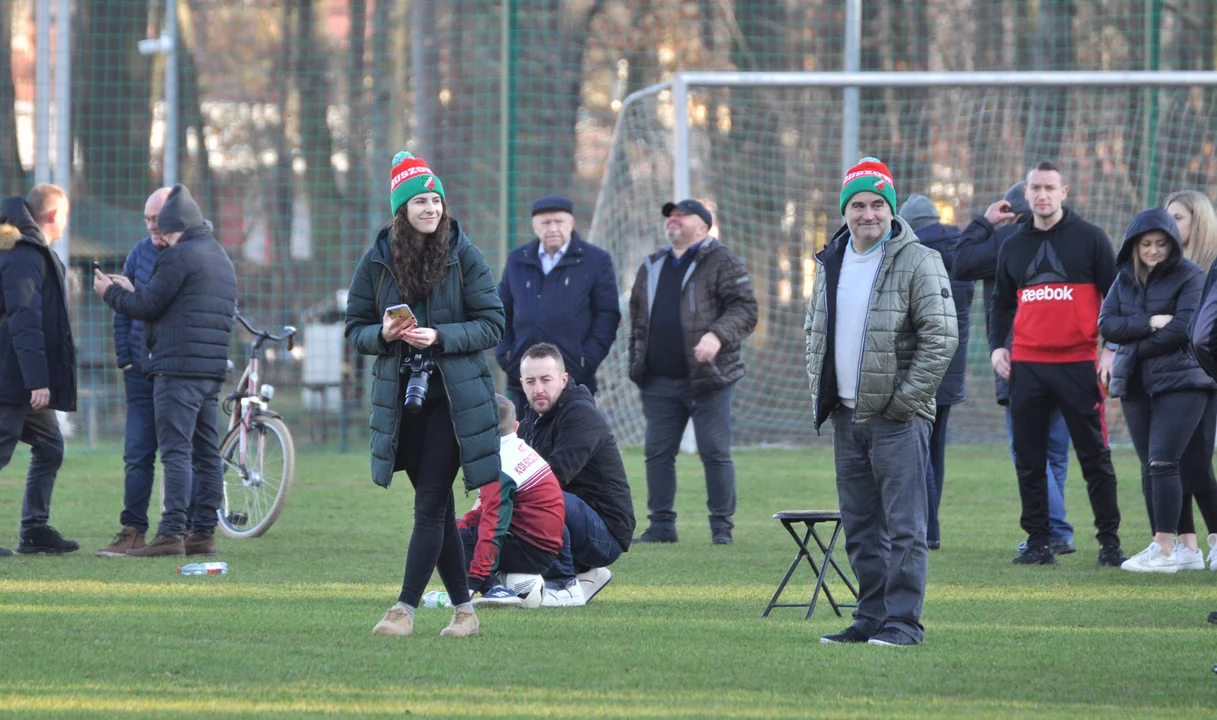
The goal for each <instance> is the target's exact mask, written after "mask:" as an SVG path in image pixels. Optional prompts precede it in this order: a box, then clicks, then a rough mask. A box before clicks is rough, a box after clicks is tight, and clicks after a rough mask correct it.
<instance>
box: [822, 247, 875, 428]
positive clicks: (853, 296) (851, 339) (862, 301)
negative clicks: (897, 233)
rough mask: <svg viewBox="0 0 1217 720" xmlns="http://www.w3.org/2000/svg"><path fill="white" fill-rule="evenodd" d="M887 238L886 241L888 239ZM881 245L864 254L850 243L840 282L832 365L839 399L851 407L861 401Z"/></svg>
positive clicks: (842, 266) (846, 251) (842, 265)
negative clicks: (864, 351) (869, 316)
mask: <svg viewBox="0 0 1217 720" xmlns="http://www.w3.org/2000/svg"><path fill="white" fill-rule="evenodd" d="M885 239H886V238H885ZM882 245H883V244H882V243H879V244H878V245H875V246H874V247H873V248H871V249H870V251H868V252H867V253H866V254H865V255H859V254H857V253H856V252H854V244H853V241H852V240H851V241H850V242H848V243H846V245H845V260H844V262H842V263H841V278H840V280H839V281H838V282H837V322H836V327H835V329H834V333H835V335H836V336H835V337H834V338H833V362H834V364H835V366H836V371H837V396H838V397H839V398H841V404H843V405H845V407H848V408H852V407H854V406H855V405H857V400H858V379H859V376H858V373H859V371H860V370H861V368H862V347H863V345H864V344H865V342H866V315H867V312H868V311H869V310H870V301H871V291H872V290H873V289H874V287H875V278H876V277H877V276H878V274H879V266H880V265H881V264H882V263H883V250H882Z"/></svg>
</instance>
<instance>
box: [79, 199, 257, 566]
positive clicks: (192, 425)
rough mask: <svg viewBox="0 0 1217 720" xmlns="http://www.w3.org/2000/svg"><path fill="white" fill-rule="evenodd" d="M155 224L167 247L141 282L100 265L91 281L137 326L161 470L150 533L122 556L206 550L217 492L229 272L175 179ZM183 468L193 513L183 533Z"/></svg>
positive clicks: (232, 292) (232, 276) (233, 288)
mask: <svg viewBox="0 0 1217 720" xmlns="http://www.w3.org/2000/svg"><path fill="white" fill-rule="evenodd" d="M157 227H158V228H159V230H160V232H161V236H162V237H163V238H164V241H165V244H166V245H167V246H168V247H167V248H166V249H165V250H164V251H163V252H162V253H161V255H160V257H159V258H158V259H157V261H156V265H155V267H153V269H152V276H151V277H150V278H149V279H148V284H147V285H146V286H144V287H141V288H139V289H138V290H132V288H131V286H130V282H129V281H127V280H126V278H123V277H122V276H117V275H103V274H102V273H101V272H100V271H97V272H96V273H95V274H94V279H93V290H94V291H95V292H96V293H97V294H98V295H100V296H101V297H102V298H103V299H104V300H105V301H106V304H107V305H109V306H110V307H111V308H113V309H114V310H115V311H116V312H120V313H122V314H124V315H126V316H127V317H130V318H134V319H136V320H142V321H143V322H144V323H146V328H147V331H146V334H145V343H146V345H147V347H148V356H147V358H145V359H144V361H143V370H144V372H145V373H147V374H148V375H149V376H150V377H151V378H152V385H153V390H152V395H153V404H154V405H155V409H156V418H157V427H156V441H157V444H158V445H159V446H160V451H161V466H162V467H163V468H164V473H165V490H164V506H165V508H164V512H163V513H162V515H161V522H160V526H159V527H158V528H157V532H156V538H155V539H154V540H153V541H152V542H150V543H148V544H146V545H144V546H143V547H142V548H137V549H131V550H128V551H127V555H128V556H131V557H165V556H170V555H214V554H215V552H216V546H215V537H214V535H215V526H216V523H217V522H218V515H217V511H218V509H219V506H220V503H221V501H222V493H223V468H222V466H221V463H220V449H219V434H218V429H217V422H218V416H219V406H218V403H217V396H218V395H219V392H220V387H221V384H222V383H223V381H224V378H225V376H226V375H227V372H228V370H227V365H228V341H229V336H230V335H231V334H232V325H233V320H234V316H235V313H236V308H237V276H236V271H235V270H234V269H233V265H232V261H231V260H230V259H229V258H228V254H227V253H225V252H224V248H223V247H221V246H220V243H219V242H217V241H216V239H215V237H214V236H213V235H212V234H211V223H210V222H208V221H207V220H204V219H203V213H202V211H201V210H200V209H199V206H198V204H197V203H196V202H195V201H194V198H192V197H191V196H190V191H189V190H187V189H186V187H185V186H183V185H174V186H173V190H172V191H171V192H170V193H169V197H168V198H167V199H166V200H165V205H164V207H163V208H161V212H160V214H159V215H158V216H157ZM192 456H193V458H194V462H193V468H192ZM192 469H193V475H194V478H195V480H196V481H197V484H198V496H197V503H198V517H197V518H196V520H195V526H194V530H193V531H192V532H191V533H190V536H189V537H186V521H187V512H188V509H189V507H190V499H191V475H192Z"/></svg>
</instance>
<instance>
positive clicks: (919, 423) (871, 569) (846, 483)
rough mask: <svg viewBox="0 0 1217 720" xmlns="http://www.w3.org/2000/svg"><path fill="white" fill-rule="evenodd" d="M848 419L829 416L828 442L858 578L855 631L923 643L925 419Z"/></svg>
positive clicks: (841, 414) (843, 414)
mask: <svg viewBox="0 0 1217 720" xmlns="http://www.w3.org/2000/svg"><path fill="white" fill-rule="evenodd" d="M852 418H853V411H852V410H850V409H848V408H840V409H838V410H837V411H836V412H835V413H833V440H832V445H833V456H834V459H835V463H836V470H837V496H838V499H839V502H840V505H841V525H842V527H843V528H844V530H845V549H846V551H847V552H848V553H849V564H850V566H851V567H852V568H853V570H854V574H855V575H856V576H857V577H858V593H859V597H858V607H857V609H855V611H854V627H856V628H857V629H858V630H860V631H862V632H864V633H866V634H867V635H873V634H875V633H877V632H879V630H881V629H884V628H894V629H896V630H899V631H901V632H903V633H905V634H906V635H908V636H909V637H911V638H912V639H913V640H915V641H916V642H921V640H922V639H923V638H924V637H925V628H924V627H923V626H922V625H921V606H922V602H923V601H924V599H925V576H926V567H927V564H928V560H929V548H928V547H927V546H926V540H925V532H926V517H927V514H928V505H927V498H926V488H925V466H926V459H927V456H928V455H929V444H930V421H929V420H926V419H925V418H923V417H920V416H918V417H914V418H913V419H912V420H909V421H908V422H903V423H901V422H895V421H892V420H888V419H887V418H884V417H875V418H871V419H870V420H868V421H866V422H863V423H856V424H855V423H854V422H853V421H852Z"/></svg>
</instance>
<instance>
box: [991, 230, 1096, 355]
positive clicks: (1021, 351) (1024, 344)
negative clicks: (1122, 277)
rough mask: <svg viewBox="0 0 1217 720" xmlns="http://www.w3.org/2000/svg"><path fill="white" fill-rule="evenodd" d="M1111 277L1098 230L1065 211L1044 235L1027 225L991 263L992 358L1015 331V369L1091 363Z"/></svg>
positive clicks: (1011, 352) (1094, 353)
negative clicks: (994, 279)
mask: <svg viewBox="0 0 1217 720" xmlns="http://www.w3.org/2000/svg"><path fill="white" fill-rule="evenodd" d="M1115 277H1116V258H1115V250H1114V248H1113V247H1112V245H1111V240H1110V239H1108V237H1107V234H1106V233H1104V232H1103V231H1102V229H1100V228H1099V227H1098V226H1097V225H1092V224H1091V223H1088V222H1086V221H1085V220H1083V219H1082V218H1080V217H1079V216H1078V215H1077V214H1076V213H1074V212H1073V211H1072V210H1070V209H1068V208H1065V214H1064V216H1063V217H1062V218H1061V220H1060V222H1058V223H1057V224H1056V225H1053V226H1052V227H1051V228H1049V229H1047V230H1039V229H1036V227H1035V225H1034V218H1030V217H1029V218H1027V219H1026V220H1024V221H1023V223H1022V225H1021V226H1020V227H1019V229H1018V231H1017V232H1016V233H1014V235H1012V236H1011V237H1010V239H1008V240H1006V242H1005V244H1004V245H1002V248H1001V253H1000V255H999V256H998V258H997V282H996V287H994V289H993V307H992V316H991V317H990V318H989V349H990V352H992V351H993V350H996V349H998V348H1001V347H1005V346H1006V339H1007V338H1009V337H1011V335H1010V333H1011V329H1013V342H1012V344H1011V345H1010V359H1011V360H1013V361H1015V362H1038V363H1070V362H1094V361H1095V359H1096V357H1097V355H1098V343H1099V307H1100V306H1101V305H1102V303H1103V298H1104V297H1106V296H1107V290H1108V289H1109V288H1110V287H1111V284H1112V282H1114V281H1115Z"/></svg>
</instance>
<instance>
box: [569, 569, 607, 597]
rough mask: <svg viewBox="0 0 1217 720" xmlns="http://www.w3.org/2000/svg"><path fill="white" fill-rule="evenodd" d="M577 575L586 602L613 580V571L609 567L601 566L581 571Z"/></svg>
mask: <svg viewBox="0 0 1217 720" xmlns="http://www.w3.org/2000/svg"><path fill="white" fill-rule="evenodd" d="M575 577H576V578H577V579H578V580H579V587H580V588H581V589H582V590H583V602H584V603H585V604H586V603H589V602H591V601H592V598H594V597H596V593H598V592H600V591H601V590H603V589H604V586H605V585H608V584H609V582H610V581H612V579H613V573H612V571H611V570H609V569H608V568H602V567H600V568H592V569H591V570H588V571H587V572H583V573H579V574H578V575H576V576H575Z"/></svg>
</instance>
